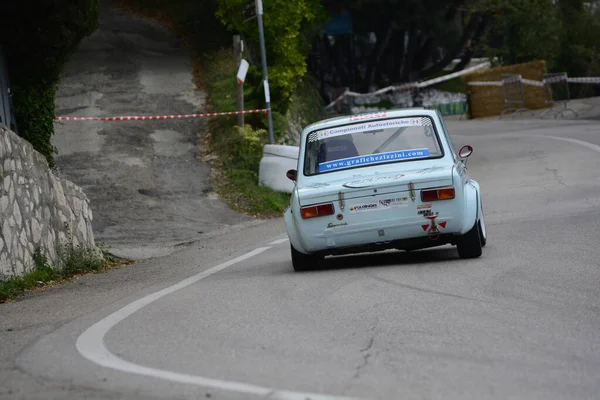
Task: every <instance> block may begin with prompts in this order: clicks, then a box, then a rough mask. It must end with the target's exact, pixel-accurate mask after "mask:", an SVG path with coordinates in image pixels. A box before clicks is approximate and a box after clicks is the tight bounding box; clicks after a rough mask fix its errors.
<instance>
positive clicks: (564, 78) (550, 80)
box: [543, 75, 568, 83]
mask: <svg viewBox="0 0 600 400" xmlns="http://www.w3.org/2000/svg"><path fill="white" fill-rule="evenodd" d="M567 81H568V79H567V76H566V75H563V76H555V77H553V78H546V79H544V80H543V82H544V83H560V82H567Z"/></svg>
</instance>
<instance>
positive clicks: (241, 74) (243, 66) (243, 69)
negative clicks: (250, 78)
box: [237, 59, 250, 85]
mask: <svg viewBox="0 0 600 400" xmlns="http://www.w3.org/2000/svg"><path fill="white" fill-rule="evenodd" d="M249 66H250V64H248V61H246V60H244V59H242V62H241V63H240V68H239V69H238V73H237V81H238V85H241V84H242V83H244V80H245V79H246V73H247V72H248V67H249Z"/></svg>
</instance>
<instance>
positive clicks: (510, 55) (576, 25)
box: [474, 0, 600, 76]
mask: <svg viewBox="0 0 600 400" xmlns="http://www.w3.org/2000/svg"><path fill="white" fill-rule="evenodd" d="M474 7H479V8H480V9H486V10H487V12H489V13H491V14H493V15H494V19H493V25H492V29H491V31H490V33H489V35H488V41H487V50H488V55H489V56H492V57H494V56H498V57H499V58H500V59H502V64H505V65H507V64H514V63H521V62H527V61H532V60H546V62H547V65H548V69H549V71H556V72H567V73H568V74H569V75H571V76H589V75H591V74H594V73H598V72H600V41H599V40H598V37H600V13H599V12H598V11H597V10H596V11H594V9H593V8H590V7H587V6H586V5H585V2H584V1H582V0H559V1H554V0H513V1H508V2H507V1H504V0H478V1H476V2H475V4H474Z"/></svg>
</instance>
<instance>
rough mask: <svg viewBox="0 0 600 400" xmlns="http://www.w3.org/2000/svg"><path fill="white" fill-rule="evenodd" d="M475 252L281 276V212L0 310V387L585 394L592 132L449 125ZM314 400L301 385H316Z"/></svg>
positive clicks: (397, 257) (592, 254)
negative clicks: (469, 184) (479, 234)
mask: <svg viewBox="0 0 600 400" xmlns="http://www.w3.org/2000/svg"><path fill="white" fill-rule="evenodd" d="M450 128H451V129H452V132H453V137H454V141H455V144H456V146H457V147H459V146H461V145H462V144H464V143H469V144H471V145H473V146H474V148H475V153H474V154H473V156H472V157H471V158H470V159H469V162H468V167H469V169H470V170H471V173H472V174H473V176H474V177H475V178H476V179H477V180H478V181H479V182H480V183H481V186H482V190H483V200H484V212H485V213H486V225H487V229H488V245H487V246H486V247H485V249H484V253H483V256H482V257H481V258H479V259H475V260H468V261H464V260H459V259H458V258H457V255H456V251H455V249H453V248H452V247H450V246H445V247H441V248H438V249H430V250H423V251H418V252H414V253H403V252H386V253H380V254H371V255H355V256H346V257H337V258H333V259H331V260H329V263H328V265H327V266H326V267H325V268H324V269H323V270H319V271H314V272H307V273H294V272H293V270H292V266H291V262H290V255H289V244H288V242H286V241H285V235H284V234H283V232H284V231H283V225H282V221H281V220H274V221H267V222H261V223H257V224H255V225H254V226H252V227H248V228H240V229H238V230H234V231H232V232H229V233H227V234H225V235H218V236H214V237H212V238H209V239H207V240H206V241H204V242H203V243H202V244H195V245H193V246H190V247H189V248H185V249H182V250H181V251H179V252H176V253H173V254H171V255H170V256H167V257H162V258H155V259H151V260H147V261H144V262H142V263H140V264H137V265H135V266H131V267H123V268H120V269H118V270H114V271H111V272H109V273H106V274H99V275H92V276H87V277H83V278H81V279H78V280H76V281H74V282H71V283H69V284H67V285H65V286H63V287H58V288H55V289H52V290H49V291H47V292H44V293H41V294H33V295H30V296H28V297H26V298H25V299H23V300H21V301H19V302H16V303H11V304H5V305H1V306H0V314H1V315H2V318H0V343H2V351H1V354H2V356H1V358H0V398H3V399H4V398H6V399H37V398H40V399H42V398H43V399H59V398H60V399H64V398H77V399H80V398H89V399H152V398H156V399H199V398H208V397H210V398H214V399H253V398H263V399H267V398H268V399H306V398H310V399H318V398H322V399H340V398H343V397H344V396H347V397H353V398H372V399H398V398H402V399H437V398H439V399H442V398H443V399H470V398H472V399H488V398H489V399H506V398H519V399H521V398H522V399H597V398H598V393H600V285H599V283H600V261H599V260H600V246H599V244H600V242H599V241H598V235H597V233H598V230H599V229H600V176H599V174H598V171H599V168H598V167H599V166H600V163H599V162H598V157H599V155H600V135H599V134H600V125H599V124H598V122H594V121H583V120H580V121H545V122H544V121H523V120H521V121H461V122H451V123H450ZM319 396H321V397H319Z"/></svg>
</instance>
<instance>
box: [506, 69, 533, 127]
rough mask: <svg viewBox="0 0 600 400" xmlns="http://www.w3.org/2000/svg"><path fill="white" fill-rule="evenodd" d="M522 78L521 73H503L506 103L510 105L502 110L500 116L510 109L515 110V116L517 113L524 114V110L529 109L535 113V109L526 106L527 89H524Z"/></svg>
mask: <svg viewBox="0 0 600 400" xmlns="http://www.w3.org/2000/svg"><path fill="white" fill-rule="evenodd" d="M522 79H523V78H522V77H521V75H519V74H504V75H502V88H503V89H504V103H506V104H507V105H508V107H507V108H505V109H504V110H503V111H502V113H501V114H500V118H502V117H503V116H504V115H505V114H506V113H508V112H510V111H512V112H513V113H512V115H513V116H514V115H515V114H516V113H520V114H521V115H523V111H529V112H531V114H532V115H533V111H531V110H530V109H529V108H527V107H525V90H524V89H523V82H522Z"/></svg>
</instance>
